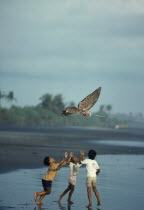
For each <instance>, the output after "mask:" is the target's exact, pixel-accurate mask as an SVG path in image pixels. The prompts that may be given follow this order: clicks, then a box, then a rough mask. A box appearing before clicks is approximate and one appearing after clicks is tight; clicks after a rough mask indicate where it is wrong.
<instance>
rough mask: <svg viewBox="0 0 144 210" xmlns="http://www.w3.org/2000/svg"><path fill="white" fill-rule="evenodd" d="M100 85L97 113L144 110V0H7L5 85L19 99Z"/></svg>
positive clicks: (0, 11) (79, 93)
mask: <svg viewBox="0 0 144 210" xmlns="http://www.w3.org/2000/svg"><path fill="white" fill-rule="evenodd" d="M98 87H102V92H101V96H100V98H99V100H98V102H97V106H95V107H94V108H93V111H97V110H98V108H99V105H101V104H112V105H113V111H114V113H115V112H123V113H129V112H134V113H135V112H142V113H144V1H143V0H137V1H136V0H109V1H107V0H51V1H50V0H39V1H38V0H23V1H22V0H21V1H20V0H0V90H1V91H4V92H8V91H14V94H15V97H16V98H17V99H18V101H17V103H15V104H17V105H22V106H23V105H35V104H38V103H39V97H41V96H42V95H43V94H45V93H51V94H54V95H55V94H59V93H60V94H62V95H63V98H64V101H65V102H69V101H74V102H75V103H76V104H77V103H78V102H79V101H80V100H82V99H83V98H84V97H85V96H86V95H88V94H89V93H91V92H93V91H94V90H95V89H96V88H98Z"/></svg>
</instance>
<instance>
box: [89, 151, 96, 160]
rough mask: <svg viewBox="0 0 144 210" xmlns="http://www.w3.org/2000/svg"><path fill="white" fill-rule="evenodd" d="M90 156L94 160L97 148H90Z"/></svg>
mask: <svg viewBox="0 0 144 210" xmlns="http://www.w3.org/2000/svg"><path fill="white" fill-rule="evenodd" d="M88 157H89V159H91V160H94V159H95V157H96V151H95V150H90V151H89V152H88Z"/></svg>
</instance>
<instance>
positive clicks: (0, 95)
mask: <svg viewBox="0 0 144 210" xmlns="http://www.w3.org/2000/svg"><path fill="white" fill-rule="evenodd" d="M2 99H5V100H7V101H8V102H12V101H14V100H15V101H16V98H15V97H14V92H13V91H9V93H8V94H5V93H4V92H2V91H0V106H1V101H2Z"/></svg>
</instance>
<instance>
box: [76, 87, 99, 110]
mask: <svg viewBox="0 0 144 210" xmlns="http://www.w3.org/2000/svg"><path fill="white" fill-rule="evenodd" d="M100 92H101V87H99V88H98V89H96V90H95V91H94V92H92V93H91V94H90V95H88V96H87V97H85V98H84V99H83V100H82V101H81V102H80V103H79V104H78V108H79V109H80V110H84V111H87V110H89V109H91V108H92V107H93V106H94V104H95V103H96V102H97V100H98V98H99V95H100Z"/></svg>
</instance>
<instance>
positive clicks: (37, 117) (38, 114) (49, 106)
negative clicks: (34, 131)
mask: <svg viewBox="0 0 144 210" xmlns="http://www.w3.org/2000/svg"><path fill="white" fill-rule="evenodd" d="M3 99H5V100H7V101H8V102H11V101H13V100H16V99H15V96H14V92H13V91H9V93H8V94H5V93H3V92H2V91H0V102H1V100H3ZM39 100H40V103H39V104H38V105H36V106H24V107H20V106H14V105H13V106H11V107H10V108H4V107H2V106H0V125H17V126H53V125H54V126H57V125H73V126H101V127H114V126H115V125H116V124H119V121H118V120H117V119H111V118H109V114H110V113H111V111H112V106H111V105H110V104H108V105H101V106H100V107H99V111H98V112H97V113H95V114H96V116H94V115H92V117H91V118H90V117H83V116H82V115H79V114H76V115H70V116H67V117H62V116H61V113H62V111H63V110H64V109H65V103H64V102H63V98H62V95H61V94H57V95H55V96H53V95H51V94H49V93H46V94H44V95H42V96H41V97H40V98H39ZM67 106H75V104H74V102H70V103H69V104H67ZM98 115H100V116H98Z"/></svg>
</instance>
